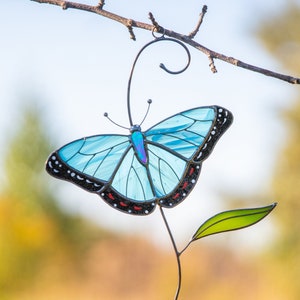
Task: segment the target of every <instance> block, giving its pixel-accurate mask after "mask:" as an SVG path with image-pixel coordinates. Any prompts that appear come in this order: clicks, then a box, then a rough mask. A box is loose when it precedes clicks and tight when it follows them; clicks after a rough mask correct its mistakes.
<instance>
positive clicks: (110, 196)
mask: <svg viewBox="0 0 300 300" xmlns="http://www.w3.org/2000/svg"><path fill="white" fill-rule="evenodd" d="M107 196H108V198H109V199H111V200H115V197H114V196H113V194H112V193H108V194H107Z"/></svg>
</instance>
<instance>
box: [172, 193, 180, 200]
mask: <svg viewBox="0 0 300 300" xmlns="http://www.w3.org/2000/svg"><path fill="white" fill-rule="evenodd" d="M179 196H180V194H179V193H177V194H175V195H174V196H173V197H172V199H174V200H175V199H177V198H178V197H179Z"/></svg>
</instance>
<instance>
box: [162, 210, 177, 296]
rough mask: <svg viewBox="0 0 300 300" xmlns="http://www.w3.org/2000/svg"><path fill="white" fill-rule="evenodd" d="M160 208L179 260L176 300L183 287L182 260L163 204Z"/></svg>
mask: <svg viewBox="0 0 300 300" xmlns="http://www.w3.org/2000/svg"><path fill="white" fill-rule="evenodd" d="M159 209H160V213H161V216H162V218H163V220H164V223H165V226H166V228H167V231H168V234H169V236H170V239H171V242H172V245H173V248H174V252H175V255H176V260H177V267H178V284H177V290H176V294H175V297H174V300H178V297H179V293H180V288H181V262H180V252H179V251H178V249H177V245H176V243H175V240H174V237H173V234H172V231H171V229H170V226H169V223H168V221H167V218H166V216H165V213H164V211H163V208H162V207H161V206H159Z"/></svg>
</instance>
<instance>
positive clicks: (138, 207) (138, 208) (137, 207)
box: [133, 205, 142, 210]
mask: <svg viewBox="0 0 300 300" xmlns="http://www.w3.org/2000/svg"><path fill="white" fill-rule="evenodd" d="M133 209H134V210H142V207H140V206H136V205H134V206H133Z"/></svg>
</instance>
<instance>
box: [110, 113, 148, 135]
mask: <svg viewBox="0 0 300 300" xmlns="http://www.w3.org/2000/svg"><path fill="white" fill-rule="evenodd" d="M148 110H149V109H148ZM104 117H105V118H107V119H108V120H109V121H111V122H112V123H113V124H115V125H117V126H118V127H121V128H124V129H127V130H129V129H130V128H128V127H125V126H122V125H120V124H118V123H116V122H114V121H113V120H112V119H111V118H110V117H109V116H108V113H107V112H105V113H104Z"/></svg>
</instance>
